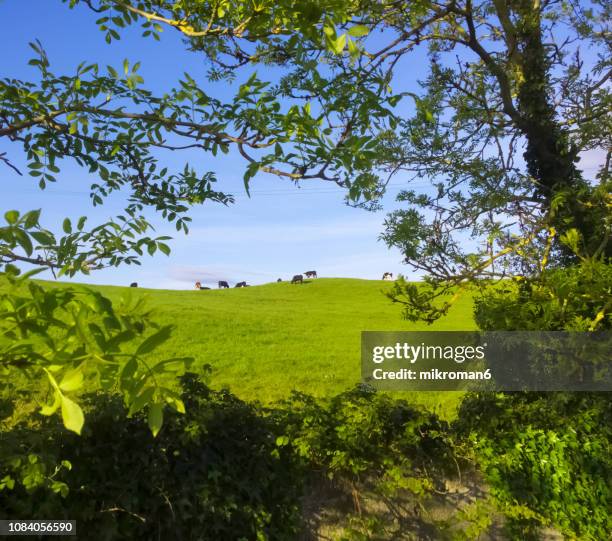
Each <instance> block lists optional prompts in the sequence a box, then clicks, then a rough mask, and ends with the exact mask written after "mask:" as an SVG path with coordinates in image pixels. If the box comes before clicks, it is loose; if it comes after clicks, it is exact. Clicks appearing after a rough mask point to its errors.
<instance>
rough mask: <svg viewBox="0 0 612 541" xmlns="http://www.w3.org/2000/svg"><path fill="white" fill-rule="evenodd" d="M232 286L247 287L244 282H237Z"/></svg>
mask: <svg viewBox="0 0 612 541" xmlns="http://www.w3.org/2000/svg"><path fill="white" fill-rule="evenodd" d="M234 287H247V283H246V282H238V283H237V284H236V285H235V286H234Z"/></svg>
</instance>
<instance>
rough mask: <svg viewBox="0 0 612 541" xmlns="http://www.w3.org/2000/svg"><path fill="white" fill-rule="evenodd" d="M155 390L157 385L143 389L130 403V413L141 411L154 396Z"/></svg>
mask: <svg viewBox="0 0 612 541" xmlns="http://www.w3.org/2000/svg"><path fill="white" fill-rule="evenodd" d="M154 392H155V387H147V388H146V389H145V390H144V391H142V392H141V393H140V394H139V395H138V396H137V397H136V398H135V400H134V401H133V402H132V403H131V404H130V409H129V411H128V415H130V416H131V415H134V413H136V412H138V411H140V410H141V409H142V408H144V407H145V406H146V405H147V404H148V403H149V402H150V401H151V399H152V398H153V393H154Z"/></svg>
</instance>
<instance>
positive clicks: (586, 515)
mask: <svg viewBox="0 0 612 541" xmlns="http://www.w3.org/2000/svg"><path fill="white" fill-rule="evenodd" d="M455 428H456V429H457V430H458V433H459V435H460V436H463V437H464V441H465V442H466V445H467V446H468V448H469V450H470V452H471V453H473V454H474V455H475V457H476V460H477V462H478V464H479V466H480V468H481V470H482V472H483V473H484V475H485V478H486V480H487V483H488V485H489V487H490V490H491V493H492V495H493V496H494V498H495V499H496V500H497V503H498V505H499V507H500V509H501V510H502V511H503V512H504V513H505V514H506V516H507V517H508V519H509V520H508V530H509V533H510V538H511V539H529V538H533V539H539V534H538V530H539V527H540V526H543V525H552V526H554V527H556V528H557V529H559V530H560V531H561V532H562V533H563V534H564V535H566V536H567V537H569V538H572V539H573V538H576V539H585V540H587V539H588V540H594V541H595V540H601V539H606V538H607V535H608V534H609V533H610V531H612V515H610V509H611V508H612V486H611V485H610V479H612V402H611V401H610V399H609V397H607V396H606V395H605V394H595V393H547V394H545V393H506V394H493V393H480V394H474V395H470V396H469V397H467V398H466V399H465V400H464V401H463V403H462V405H461V408H460V411H459V421H458V422H457V424H456V426H455Z"/></svg>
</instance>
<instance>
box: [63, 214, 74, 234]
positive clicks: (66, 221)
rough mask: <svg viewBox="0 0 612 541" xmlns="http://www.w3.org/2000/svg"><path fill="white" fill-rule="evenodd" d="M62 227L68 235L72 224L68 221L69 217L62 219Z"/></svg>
mask: <svg viewBox="0 0 612 541" xmlns="http://www.w3.org/2000/svg"><path fill="white" fill-rule="evenodd" d="M62 229H63V230H64V233H66V234H68V235H69V234H70V233H72V224H71V223H70V218H66V219H65V220H64V223H63V224H62Z"/></svg>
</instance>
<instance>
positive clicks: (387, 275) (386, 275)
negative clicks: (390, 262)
mask: <svg viewBox="0 0 612 541" xmlns="http://www.w3.org/2000/svg"><path fill="white" fill-rule="evenodd" d="M382 279H383V280H393V273H392V272H385V273H384V274H383V277H382Z"/></svg>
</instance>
